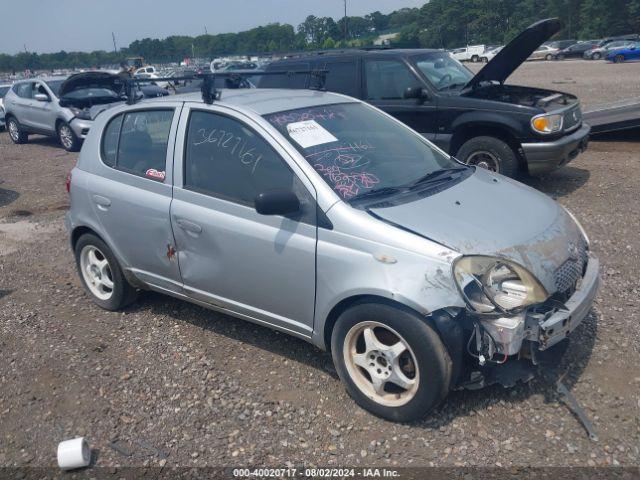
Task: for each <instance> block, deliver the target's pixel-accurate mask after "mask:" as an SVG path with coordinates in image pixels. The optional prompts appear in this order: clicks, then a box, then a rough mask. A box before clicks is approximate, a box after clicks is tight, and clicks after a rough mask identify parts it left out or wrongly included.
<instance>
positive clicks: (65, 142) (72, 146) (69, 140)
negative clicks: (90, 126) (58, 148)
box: [58, 122, 82, 152]
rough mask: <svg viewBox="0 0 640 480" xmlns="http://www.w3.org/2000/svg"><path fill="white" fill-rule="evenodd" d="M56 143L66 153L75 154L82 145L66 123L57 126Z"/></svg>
mask: <svg viewBox="0 0 640 480" xmlns="http://www.w3.org/2000/svg"><path fill="white" fill-rule="evenodd" d="M58 141H59V142H60V145H62V147H63V148H64V149H65V150H66V151H67V152H77V151H78V150H80V147H81V146H82V143H81V141H80V139H79V138H78V137H77V135H76V134H75V133H74V132H73V129H72V128H71V127H70V126H69V124H68V123H67V122H60V123H59V124H58Z"/></svg>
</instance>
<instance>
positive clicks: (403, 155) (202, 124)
mask: <svg viewBox="0 0 640 480" xmlns="http://www.w3.org/2000/svg"><path fill="white" fill-rule="evenodd" d="M205 98H208V99H209V97H207V96H205ZM69 190H70V195H71V208H70V211H69V214H68V216H67V227H68V229H69V232H70V236H71V245H72V248H73V251H74V252H75V257H76V262H77V268H78V272H79V275H80V278H81V280H82V282H83V284H84V286H85V288H86V291H87V293H88V294H89V296H90V297H91V298H92V299H93V300H94V301H95V303H97V304H98V305H99V306H101V307H103V308H105V309H108V310H116V309H121V308H123V307H125V306H126V305H127V304H129V303H131V302H133V301H134V300H135V298H136V295H137V293H138V291H139V290H155V291H158V292H162V293H165V294H168V295H171V296H173V297H176V298H178V299H183V300H187V301H190V302H193V303H196V304H199V305H203V306H205V307H208V308H211V309H214V310H218V311H221V312H225V313H228V314H231V315H234V316H237V317H240V318H242V319H245V320H249V321H252V322H256V323H258V324H262V325H266V326H269V327H272V328H274V329H277V330H280V331H283V332H286V333H288V334H291V335H294V336H297V337H300V338H302V339H304V340H307V341H309V342H311V343H313V344H314V345H316V346H318V347H320V348H321V349H330V350H331V352H332V355H333V360H334V362H335V366H336V370H337V372H338V374H339V376H340V378H341V379H342V380H343V381H344V383H345V385H346V388H347V390H348V392H349V393H350V395H351V396H352V397H353V398H354V399H355V400H356V402H357V403H358V404H360V405H361V406H362V407H364V408H366V409H367V410H369V411H371V412H373V413H374V414H376V415H379V416H381V417H384V418H387V419H390V420H395V421H408V420H412V419H416V418H419V417H421V416H423V415H425V414H426V413H427V412H428V411H429V410H431V409H432V408H433V407H434V406H435V405H437V404H438V402H439V401H440V400H442V399H443V398H444V397H445V396H446V395H447V392H449V391H450V390H451V389H453V388H462V387H469V388H478V387H479V386H482V385H485V384H489V383H491V382H494V381H504V380H503V379H505V378H507V377H508V378H509V380H508V381H509V382H512V381H513V380H514V379H515V378H518V375H522V378H530V373H531V369H532V368H533V365H534V364H537V363H539V357H540V356H541V355H542V352H543V351H545V350H547V349H549V348H550V347H552V346H554V345H555V344H556V343H558V342H560V341H561V340H564V339H565V338H566V337H567V336H568V335H569V334H570V332H572V331H573V330H574V329H575V328H576V327H577V326H578V324H580V322H581V321H582V320H583V318H584V317H585V316H586V314H587V312H588V311H589V310H590V307H591V303H592V301H593V299H594V296H595V295H596V292H597V288H598V270H599V267H598V260H597V259H596V258H594V257H593V256H592V255H591V254H590V252H589V241H588V239H587V236H586V234H585V233H584V231H583V230H582V227H581V226H580V225H579V223H578V222H577V221H576V220H575V219H574V218H573V216H572V215H571V214H570V213H569V212H568V211H567V210H565V209H564V208H562V207H561V206H560V205H558V204H557V203H555V202H554V201H553V200H551V199H550V198H548V197H547V196H545V195H543V194H541V193H538V192H536V191H535V190H532V189H531V188H529V187H527V186H524V185H522V184H520V183H518V182H516V181H513V180H511V179H509V178H506V177H503V176H501V175H499V174H495V173H491V172H489V171H486V170H483V169H479V168H478V169H477V168H475V167H469V166H465V165H463V164H461V163H459V162H458V161H456V160H455V159H453V158H451V157H449V156H448V155H446V154H445V153H443V152H442V151H441V150H439V149H438V148H437V147H435V146H433V144H431V143H430V142H429V141H427V140H426V139H424V138H423V137H422V136H421V135H419V134H418V133H416V132H414V131H413V130H411V129H410V128H408V127H406V126H405V125H403V124H402V123H400V122H399V121H397V120H395V119H394V118H392V117H390V116H389V115H387V114H385V113H383V112H382V111H380V110H378V109H376V108H375V107H372V106H370V105H367V104H365V103H363V102H360V101H358V100H355V99H353V98H350V97H346V96H343V95H338V94H332V93H324V92H319V91H305V90H277V89H257V90H256V89H247V90H223V91H222V97H221V99H219V100H214V101H212V102H210V103H206V102H204V101H203V100H202V99H201V98H200V95H199V94H187V95H178V96H173V97H165V98H163V99H157V100H150V101H142V102H140V103H138V104H135V105H124V106H120V107H115V108H112V109H109V110H107V111H106V112H104V113H103V114H101V115H100V116H99V117H98V118H97V119H96V121H95V124H94V126H93V128H92V129H91V132H90V133H89V135H88V137H87V139H86V141H85V143H84V146H83V148H82V152H81V154H80V157H79V159H78V163H77V165H76V167H75V168H74V169H73V170H72V172H71V174H70V179H69ZM500 372H503V373H508V375H500ZM523 372H526V375H525V373H523Z"/></svg>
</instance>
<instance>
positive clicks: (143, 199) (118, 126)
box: [88, 102, 181, 291]
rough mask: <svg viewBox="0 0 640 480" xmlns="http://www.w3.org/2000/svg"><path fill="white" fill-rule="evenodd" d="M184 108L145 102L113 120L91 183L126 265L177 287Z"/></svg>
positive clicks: (111, 241) (105, 132)
mask: <svg viewBox="0 0 640 480" xmlns="http://www.w3.org/2000/svg"><path fill="white" fill-rule="evenodd" d="M180 107H181V104H179V103H177V102H176V103H175V104H174V103H166V104H164V103H163V105H162V106H161V107H155V108H151V107H146V108H145V107H144V106H143V105H142V104H141V105H140V108H137V109H135V110H127V111H125V112H123V113H120V114H118V115H116V116H114V117H113V118H112V119H110V120H109V122H108V123H107V125H106V127H105V129H104V130H103V136H102V140H101V152H100V155H101V160H102V161H101V162H96V164H97V166H96V169H97V170H96V171H95V172H94V173H95V175H92V176H91V177H90V179H89V185H88V188H89V191H90V194H91V197H90V198H91V201H92V203H93V209H94V212H95V215H96V217H97V218H98V219H99V221H100V223H101V225H102V232H104V234H105V235H106V236H107V237H108V238H107V239H106V240H107V243H108V244H109V245H110V246H111V247H112V248H113V249H114V251H116V253H117V254H118V256H119V258H120V260H121V261H122V262H123V264H124V265H123V266H124V268H126V269H128V270H129V271H131V272H132V273H134V274H135V275H136V276H137V277H138V278H140V279H142V280H143V281H145V282H147V283H149V284H152V285H155V286H157V287H159V288H164V289H168V290H172V291H180V289H181V284H180V274H179V271H178V262H177V260H176V258H175V255H174V252H175V242H174V239H173V232H172V230H171V223H170V220H169V205H170V204H171V192H172V166H173V146H174V139H175V132H176V130H177V123H178V119H179V113H180V111H179V110H180Z"/></svg>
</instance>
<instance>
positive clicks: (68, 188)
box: [67, 172, 71, 193]
mask: <svg viewBox="0 0 640 480" xmlns="http://www.w3.org/2000/svg"><path fill="white" fill-rule="evenodd" d="M67 193H71V172H69V173H68V174H67Z"/></svg>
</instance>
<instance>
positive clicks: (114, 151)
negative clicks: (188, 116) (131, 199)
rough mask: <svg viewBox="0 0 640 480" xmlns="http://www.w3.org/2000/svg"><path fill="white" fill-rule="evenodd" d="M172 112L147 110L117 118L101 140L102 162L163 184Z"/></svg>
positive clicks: (112, 121)
mask: <svg viewBox="0 0 640 480" xmlns="http://www.w3.org/2000/svg"><path fill="white" fill-rule="evenodd" d="M172 120H173V110H145V111H136V112H129V113H123V114H120V115H118V116H117V117H114V118H113V119H112V120H111V121H110V122H109V124H108V125H107V128H105V130H104V134H103V137H102V161H103V162H104V163H105V164H106V165H108V166H111V167H114V168H117V169H118V170H123V171H125V172H128V173H132V174H135V175H139V176H142V177H145V178H149V179H151V180H156V181H160V182H163V181H164V179H165V174H166V172H165V165H166V159H167V144H168V143H169V132H170V130H171V122H172Z"/></svg>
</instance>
